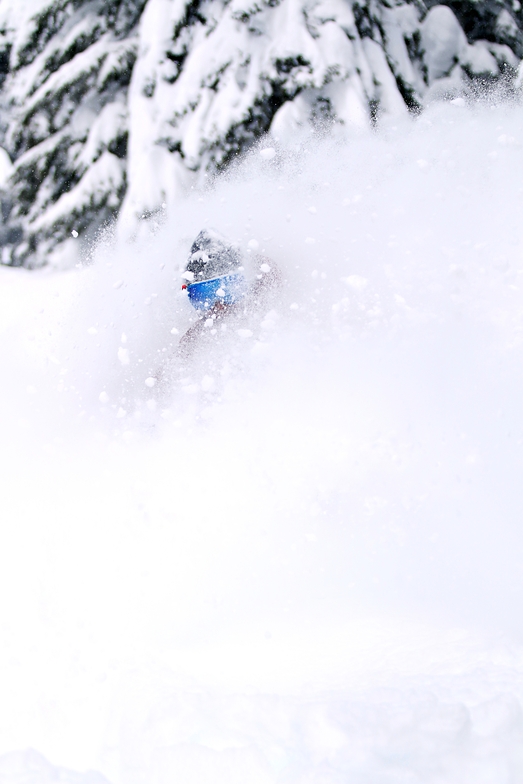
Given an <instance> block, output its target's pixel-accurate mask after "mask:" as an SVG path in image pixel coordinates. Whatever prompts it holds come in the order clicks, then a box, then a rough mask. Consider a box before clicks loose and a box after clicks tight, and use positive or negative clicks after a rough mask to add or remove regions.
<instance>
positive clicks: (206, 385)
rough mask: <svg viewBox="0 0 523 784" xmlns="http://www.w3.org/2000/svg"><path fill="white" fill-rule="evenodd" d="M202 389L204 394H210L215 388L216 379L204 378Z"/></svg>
mask: <svg viewBox="0 0 523 784" xmlns="http://www.w3.org/2000/svg"><path fill="white" fill-rule="evenodd" d="M201 387H202V389H203V391H204V392H210V391H211V390H212V389H213V388H214V378H212V376H204V377H203V378H202V383H201Z"/></svg>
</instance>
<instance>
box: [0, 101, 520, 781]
mask: <svg viewBox="0 0 523 784" xmlns="http://www.w3.org/2000/svg"><path fill="white" fill-rule="evenodd" d="M471 139H473V140H474V143H473V144H471ZM522 142H523V110H522V108H521V107H517V106H514V105H507V106H495V105H481V104H480V105H477V106H472V107H467V106H465V105H462V104H460V103H459V102H458V103H445V104H437V105H433V106H431V107H429V109H427V111H426V112H425V113H423V114H422V115H421V116H420V117H418V118H417V119H415V120H413V119H411V118H405V119H404V120H401V119H397V120H395V121H394V122H393V123H390V124H388V125H385V124H384V126H383V127H382V129H381V130H379V131H378V132H377V133H373V134H359V135H357V134H355V135H354V136H353V137H352V138H351V139H350V140H349V143H341V142H340V141H339V140H338V142H337V143H336V144H334V143H332V144H329V143H327V142H324V143H321V144H319V145H318V146H317V148H315V147H314V145H312V144H311V145H309V146H308V149H307V150H306V151H304V152H303V153H302V155H301V156H300V157H299V158H297V157H296V155H295V154H294V152H293V151H292V150H291V151H289V152H288V153H287V154H286V155H284V154H283V153H280V154H278V155H276V156H274V157H273V158H270V159H269V158H268V157H267V156H261V155H259V154H257V153H256V154H254V153H253V154H252V155H251V156H250V158H249V159H248V160H247V161H246V163H245V165H244V166H243V167H241V168H240V169H238V170H237V171H235V172H234V176H232V174H231V176H230V177H228V178H227V179H222V180H221V181H219V182H218V183H217V184H216V188H215V189H213V190H210V191H208V192H206V193H205V194H201V193H196V194H194V195H193V196H192V197H191V198H188V199H186V200H184V201H183V202H182V203H180V205H179V208H178V210H176V212H175V213H173V214H172V215H170V216H168V217H167V220H166V222H165V224H164V226H163V227H162V228H161V229H160V230H159V231H158V233H157V234H156V236H155V237H154V238H152V239H149V240H148V241H142V240H140V239H139V240H138V241H137V242H136V243H134V244H133V245H129V244H127V243H122V244H121V245H120V244H118V243H117V242H112V243H111V242H109V241H108V242H107V243H106V244H104V245H101V246H100V247H99V248H98V249H97V251H96V254H95V258H94V259H93V262H94V263H93V264H92V265H90V266H85V267H82V268H81V269H72V270H70V271H68V272H63V273H57V272H56V271H52V270H50V269H49V268H46V269H42V270H35V271H28V270H25V269H10V268H0V367H1V368H2V384H1V385H0V443H1V444H2V449H1V450H0V477H1V491H0V523H1V531H0V533H1V542H0V544H1V546H0V641H1V644H0V695H1V699H0V781H1V782H2V784H27V783H29V784H42V782H49V783H51V782H56V781H62V782H67V784H69V783H70V784H73V783H74V782H78V784H91V783H92V784H95V783H96V784H101V781H102V780H101V777H100V775H98V776H96V775H95V774H88V773H86V774H80V773H78V774H77V775H74V774H73V773H72V772H71V771H88V770H97V771H99V772H100V774H101V775H103V776H104V777H105V779H106V780H107V781H108V782H110V783H111V784H151V783H152V784H173V782H182V783H183V784H201V782H210V781H212V782H215V783H216V784H245V782H249V783H251V782H254V784H340V783H341V782H358V784H360V782H365V783H366V784H367V783H368V782H371V784H376V782H379V783H380V784H398V782H401V784H404V783H405V782H409V784H410V782H423V784H478V782H481V784H500V782H507V783H510V784H519V782H521V780H522V776H523V768H522V757H521V749H522V748H523V718H522V717H523V631H522V623H521V607H522V606H523V583H522V579H521V564H522V562H523V545H522V527H521V520H522V519H523V497H522V494H521V475H522V470H523V451H522V450H523V409H522V406H521V400H522V397H523V284H522V281H523V264H522V259H523V233H522V222H521V204H522V202H523V183H522V182H521V177H520V172H521V170H522V166H523V144H522ZM202 223H208V224H211V225H213V224H214V225H217V226H218V227H219V228H220V229H221V230H222V231H224V232H226V233H227V234H229V235H231V236H232V237H234V238H236V239H238V240H239V242H240V243H241V245H242V247H243V249H244V250H245V253H246V254H248V251H249V250H250V249H251V250H252V248H255V247H256V245H258V247H259V250H260V251H262V252H263V251H264V252H265V253H266V254H267V255H268V256H270V257H271V259H273V262H275V263H277V264H278V266H279V267H280V269H281V271H282V277H283V279H284V280H285V281H286V283H285V284H284V285H282V287H281V289H280V290H279V291H278V296H276V297H275V299H274V301H273V302H272V303H270V305H269V306H268V307H267V308H266V310H265V311H262V312H258V313H255V314H250V315H249V314H247V315H246V317H245V321H246V323H245V324H244V325H243V326H242V327H240V329H239V330H238V331H237V330H232V329H231V330H229V332H227V331H225V332H223V331H220V334H219V336H213V335H212V328H209V330H208V331H209V343H210V348H207V349H206V348H205V345H203V346H202V349H201V351H200V353H199V354H198V356H196V357H195V358H194V360H193V361H191V362H189V363H185V362H182V361H180V359H179V358H176V357H175V356H173V354H174V350H175V348H176V345H177V342H178V340H179V338H180V335H181V334H182V333H183V332H184V330H185V329H186V327H187V326H188V324H189V323H190V320H191V316H192V312H191V308H190V305H189V304H188V303H187V300H186V297H185V294H184V293H183V292H182V291H181V290H180V271H181V267H182V264H183V262H184V260H185V258H186V254H187V250H188V247H189V245H190V242H191V240H192V239H193V237H194V235H195V233H196V231H197V229H199V228H200V227H201V225H202ZM211 326H212V325H211ZM227 334H228V335H229V337H228V339H227ZM160 367H163V368H164V371H165V372H164V378H165V380H166V382H167V383H166V384H165V386H164V388H163V389H159V387H152V388H151V387H150V386H149V385H148V384H147V380H148V379H149V378H150V377H151V376H152V374H153V373H155V372H157V371H158V369H159V368H160ZM28 748H33V749H35V750H36V752H37V754H34V753H31V752H27V751H24V750H26V749H28ZM13 752H19V753H16V754H13ZM40 755H43V756H44V757H45V759H47V760H48V761H49V762H48V763H46V761H45V759H42V757H41V756H40Z"/></svg>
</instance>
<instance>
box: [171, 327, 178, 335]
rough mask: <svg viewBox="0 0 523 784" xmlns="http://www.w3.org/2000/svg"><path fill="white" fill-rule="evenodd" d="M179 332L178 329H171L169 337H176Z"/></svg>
mask: <svg viewBox="0 0 523 784" xmlns="http://www.w3.org/2000/svg"><path fill="white" fill-rule="evenodd" d="M179 331H180V330H179V329H176V327H173V328H172V329H171V335H177V334H178V332H179Z"/></svg>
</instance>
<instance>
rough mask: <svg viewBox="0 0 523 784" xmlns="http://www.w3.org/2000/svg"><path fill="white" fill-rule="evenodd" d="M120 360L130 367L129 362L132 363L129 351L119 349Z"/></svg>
mask: <svg viewBox="0 0 523 784" xmlns="http://www.w3.org/2000/svg"><path fill="white" fill-rule="evenodd" d="M118 359H119V360H120V362H121V363H122V365H128V364H129V361H130V360H129V349H127V348H122V347H121V346H120V348H119V349H118Z"/></svg>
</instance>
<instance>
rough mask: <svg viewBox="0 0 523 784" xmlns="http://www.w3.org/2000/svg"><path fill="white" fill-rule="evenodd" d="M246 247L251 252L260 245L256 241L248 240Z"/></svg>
mask: <svg viewBox="0 0 523 784" xmlns="http://www.w3.org/2000/svg"><path fill="white" fill-rule="evenodd" d="M247 245H248V247H249V248H250V249H251V250H258V248H259V247H260V243H259V242H258V240H249V242H248V243H247Z"/></svg>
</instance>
